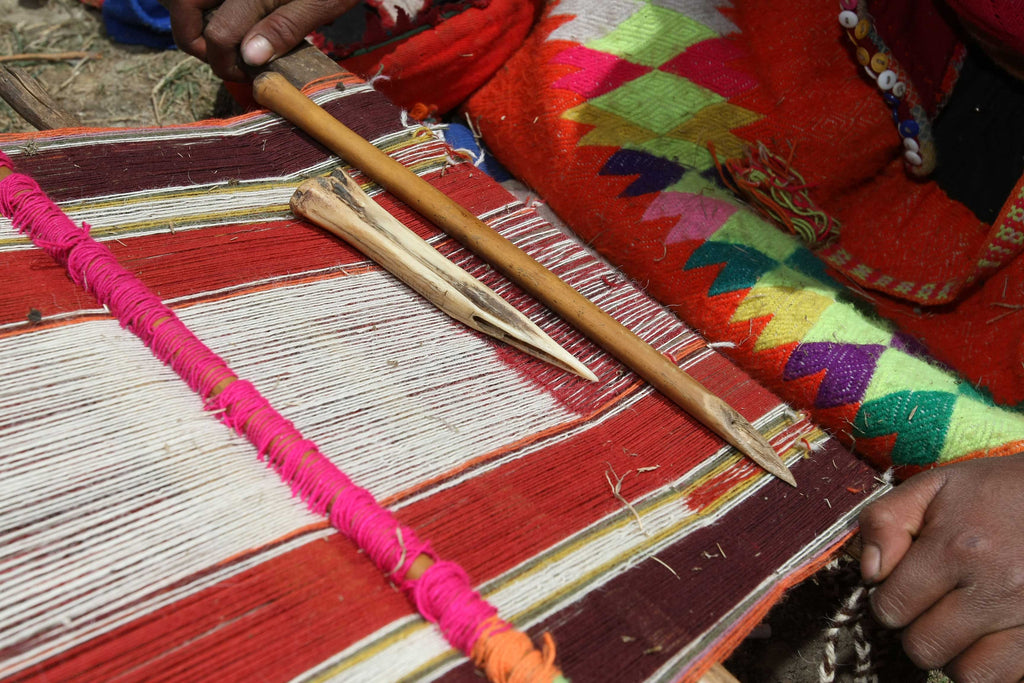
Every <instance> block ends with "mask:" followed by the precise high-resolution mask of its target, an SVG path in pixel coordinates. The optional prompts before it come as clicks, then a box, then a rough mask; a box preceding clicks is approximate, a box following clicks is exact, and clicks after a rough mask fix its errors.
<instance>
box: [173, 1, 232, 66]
mask: <svg viewBox="0 0 1024 683" xmlns="http://www.w3.org/2000/svg"><path fill="white" fill-rule="evenodd" d="M218 2H219V0H197V1H195V2H191V3H189V4H185V3H181V2H174V3H168V5H167V13H168V14H169V15H170V18H171V36H172V37H173V38H174V44H175V45H177V46H178V49H179V50H181V51H182V52H185V53H187V54H190V55H192V56H193V57H198V58H199V59H202V60H204V61H205V60H206V39H205V38H204V37H203V25H204V20H203V14H204V11H205V10H208V9H211V8H213V7H216V6H217V4H218Z"/></svg>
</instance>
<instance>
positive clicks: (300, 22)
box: [242, 0, 358, 66]
mask: <svg viewBox="0 0 1024 683" xmlns="http://www.w3.org/2000/svg"><path fill="white" fill-rule="evenodd" d="M357 1H358V0H328V1H327V2H324V1H323V0H293V1H292V2H287V1H286V2H285V3H284V4H282V5H281V6H279V7H278V8H277V9H275V10H274V11H273V12H271V13H270V14H268V15H267V16H265V17H263V19H261V20H260V21H259V22H258V23H257V24H255V25H254V26H253V27H252V28H251V29H249V31H248V32H247V33H246V34H245V37H244V38H243V39H242V59H243V60H244V61H245V63H246V64H248V65H249V66H263V65H264V64H266V63H267V62H269V61H270V60H271V59H273V58H275V57H280V56H281V55H283V54H285V53H287V52H288V51H289V50H291V49H292V48H293V47H295V46H296V45H298V44H299V43H301V42H302V40H303V38H305V37H306V36H307V35H308V34H309V33H310V32H311V31H313V30H314V29H315V28H317V27H319V26H323V25H324V24H328V23H330V22H332V21H334V20H335V19H337V18H338V17H339V16H341V15H342V14H344V13H345V12H347V11H348V10H349V9H351V8H352V7H353V6H354V5H355V4H356V2H357Z"/></svg>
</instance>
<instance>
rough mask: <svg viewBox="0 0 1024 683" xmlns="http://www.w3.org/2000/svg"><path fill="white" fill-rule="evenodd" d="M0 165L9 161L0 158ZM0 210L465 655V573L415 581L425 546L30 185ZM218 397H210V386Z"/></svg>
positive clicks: (484, 614) (25, 182)
mask: <svg viewBox="0 0 1024 683" xmlns="http://www.w3.org/2000/svg"><path fill="white" fill-rule="evenodd" d="M0 167H6V168H10V167H11V164H10V159H9V158H8V157H7V156H6V155H4V154H3V152H0ZM0 212H2V213H3V214H4V215H5V216H7V217H8V218H9V219H10V220H11V221H12V223H13V224H14V227H15V229H17V230H18V231H19V232H21V233H25V234H27V235H28V236H29V237H30V238H31V239H32V241H33V242H34V243H35V244H36V245H37V246H38V247H40V248H41V249H43V250H44V251H46V252H47V253H48V254H50V256H51V257H53V259H54V260H55V261H57V262H58V263H59V264H61V265H62V266H64V267H65V268H66V269H67V271H68V273H69V275H70V276H71V279H72V280H73V281H74V282H75V283H76V284H78V285H80V286H81V287H83V288H85V289H86V290H88V291H89V292H91V293H92V294H93V295H94V296H95V297H96V299H97V300H98V301H99V302H100V303H101V304H103V305H105V306H107V308H108V309H109V310H110V312H111V314H112V315H113V316H114V317H116V318H117V320H118V321H119V322H120V323H121V326H122V327H124V328H125V329H128V330H130V331H131V332H133V333H134V334H135V335H137V336H138V337H139V338H140V339H142V341H143V342H144V343H145V344H146V345H147V346H148V347H149V348H150V350H152V352H153V354H154V355H155V356H156V357H157V358H159V359H160V360H161V361H163V362H164V363H165V364H168V365H170V366H171V368H172V369H173V370H174V371H175V372H176V373H177V374H178V375H179V376H180V377H181V378H182V379H184V380H185V381H186V382H187V383H188V385H189V387H191V388H192V390H193V391H195V392H196V393H198V394H199V395H200V397H202V399H203V400H204V402H205V404H206V408H207V409H208V410H212V411H215V412H216V414H217V415H218V417H219V418H220V420H221V421H223V422H224V423H225V424H226V425H228V426H229V427H231V428H232V429H234V430H235V431H236V432H238V433H239V434H241V435H242V436H244V437H246V438H247V439H248V440H249V441H250V442H251V443H252V444H253V445H254V446H255V447H256V449H257V452H258V454H259V458H260V460H266V461H267V463H268V464H269V465H270V466H271V467H273V468H274V469H275V470H276V471H277V473H278V474H279V476H280V477H281V478H282V479H283V480H284V481H285V482H287V483H288V485H289V486H291V489H292V494H293V495H296V496H299V497H301V498H302V500H304V501H305V502H306V504H307V505H308V506H309V508H310V509H311V510H313V511H314V512H316V513H318V514H324V515H326V516H327V518H328V520H329V521H330V523H331V525H332V526H333V527H334V528H336V529H337V530H338V531H340V532H341V533H343V534H345V536H347V537H348V538H349V539H351V540H352V541H353V542H354V543H355V544H356V545H357V546H358V547H359V548H361V549H363V551H364V552H365V553H366V554H367V555H368V556H369V557H370V559H371V560H372V561H373V562H374V564H375V565H376V566H377V567H378V569H380V570H381V571H382V572H384V573H386V574H387V575H389V576H390V577H392V578H393V579H394V580H395V581H396V582H397V583H398V585H399V586H401V588H402V589H403V590H404V591H405V592H406V594H407V595H408V596H409V599H410V600H411V601H412V602H413V604H415V605H416V608H417V609H418V610H419V612H420V614H422V615H423V616H424V618H426V619H427V620H429V621H431V622H433V623H436V624H438V625H439V626H440V628H441V630H442V632H443V633H444V635H445V637H446V638H447V639H448V642H449V643H451V644H452V645H453V646H454V647H456V648H458V649H459V650H461V651H462V652H463V653H465V654H466V655H469V654H470V653H471V652H472V649H473V644H474V643H475V642H476V640H477V638H478V637H479V636H480V635H481V633H482V631H483V628H484V625H485V622H486V621H487V620H488V619H490V618H491V617H493V616H495V615H496V614H497V610H496V609H495V608H494V607H493V606H491V605H490V604H488V603H487V602H486V601H484V600H483V598H481V597H480V595H479V594H478V593H477V592H476V591H474V590H473V587H472V584H471V583H470V581H469V577H468V576H467V575H466V572H465V571H464V570H463V569H462V568H461V567H459V566H458V565H455V564H452V563H450V562H436V563H435V564H434V565H432V566H431V567H430V568H429V569H428V570H427V571H426V572H425V573H424V574H423V576H421V577H420V578H418V579H417V580H415V581H407V580H406V578H405V577H406V574H407V573H408V571H409V569H410V568H411V567H412V564H413V562H414V561H415V560H416V558H417V557H419V556H420V555H427V556H428V557H430V558H432V559H436V555H435V554H434V553H433V551H432V550H431V549H430V545H429V544H428V543H427V542H425V541H422V540H420V539H419V538H417V536H416V534H415V532H414V531H413V530H412V529H411V528H409V527H407V526H404V525H402V524H400V523H399V522H398V520H397V519H396V518H395V517H394V515H392V514H391V513H390V512H389V511H388V510H385V509H384V508H382V507H381V506H380V505H379V504H378V503H377V501H376V500H375V499H374V498H373V495H372V494H371V493H370V492H369V491H367V490H366V489H363V488H361V487H359V486H357V485H356V484H354V483H353V482H352V480H350V479H349V478H348V476H346V475H345V473H344V472H342V471H341V470H339V469H338V468H337V467H336V466H335V465H334V464H333V463H331V462H330V461H329V460H328V459H327V458H326V457H324V455H323V454H322V453H321V452H320V451H319V449H318V448H317V447H316V445H315V444H314V443H312V442H311V441H308V440H306V439H304V438H303V437H302V434H301V433H300V432H299V430H298V429H296V427H295V426H294V425H293V424H292V423H291V422H290V421H288V420H287V419H285V418H284V417H283V416H282V415H281V414H280V413H278V412H277V411H276V410H275V409H274V408H273V407H272V406H271V405H270V403H269V402H268V401H267V399H266V398H264V397H263V396H262V395H261V394H260V393H259V392H258V391H257V390H256V388H255V387H254V386H253V385H252V384H251V383H249V382H247V381H245V380H240V379H238V377H237V376H236V375H235V374H234V373H233V372H232V371H231V369H230V368H229V367H228V366H227V363H225V362H224V361H223V360H222V359H221V358H220V357H219V356H217V355H216V354H215V353H214V352H213V351H212V350H210V349H209V348H208V347H207V346H206V345H205V344H204V343H203V342H201V341H200V340H199V339H198V338H197V337H196V336H195V335H194V334H192V332H191V331H190V330H189V329H188V328H187V327H186V326H185V325H184V323H182V322H181V321H180V320H179V319H178V317H177V316H176V315H175V314H174V311H172V310H171V309H170V308H168V307H167V306H165V305H164V304H163V302H162V301H161V300H160V298H159V297H157V296H156V295H155V294H153V293H152V292H151V291H150V290H149V289H148V288H147V287H146V286H145V285H144V284H142V283H141V282H140V281H139V280H138V279H137V278H136V277H135V275H133V274H132V273H131V272H129V271H128V270H126V269H125V268H124V267H122V266H121V265H120V264H119V263H118V262H117V259H115V258H114V255H113V254H112V253H111V252H110V250H109V249H108V248H107V247H106V246H105V245H103V244H100V243H99V242H97V241H95V240H94V239H92V237H90V236H89V226H87V225H85V224H83V226H82V228H81V229H79V228H78V227H77V226H75V224H74V223H73V222H72V221H71V219H70V218H68V217H67V215H65V214H64V212H63V211H61V210H60V208H59V207H57V206H56V205H55V204H54V203H53V202H52V201H51V200H50V199H49V198H48V197H47V196H46V195H45V194H44V193H43V192H42V190H41V189H40V188H39V186H38V185H37V184H36V182H35V181H34V180H32V179H31V178H29V177H28V176H25V175H23V174H19V173H12V174H11V175H9V176H7V177H6V178H4V179H3V180H2V181H0ZM225 383H228V384H227V386H226V388H223V390H222V391H220V393H218V394H217V395H215V396H214V395H213V393H214V391H215V389H216V388H217V387H218V386H223V385H224V384H225Z"/></svg>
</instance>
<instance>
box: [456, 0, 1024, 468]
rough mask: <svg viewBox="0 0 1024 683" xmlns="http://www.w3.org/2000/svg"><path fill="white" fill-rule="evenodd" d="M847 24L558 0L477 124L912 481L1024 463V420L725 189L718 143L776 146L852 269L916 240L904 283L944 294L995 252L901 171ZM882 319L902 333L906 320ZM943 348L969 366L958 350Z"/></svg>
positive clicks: (747, 9) (747, 360)
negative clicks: (946, 365) (944, 287)
mask: <svg viewBox="0 0 1024 683" xmlns="http://www.w3.org/2000/svg"><path fill="white" fill-rule="evenodd" d="M839 11H840V8H839V6H838V5H835V6H833V5H832V3H821V2H817V1H816V0H815V1H813V2H812V1H810V0H807V1H800V2H795V3H775V2H770V1H768V0H742V1H741V2H736V3H735V6H734V7H729V6H728V4H727V3H726V2H724V1H723V0H703V1H694V0H687V1H685V2H678V1H672V0H650V1H642V0H608V1H604V2H600V3H584V2H576V1H573V0H563V1H562V2H560V3H557V4H555V5H553V6H551V7H550V8H549V10H548V12H547V15H546V16H545V17H544V18H543V19H542V21H541V22H540V23H539V24H538V26H537V27H536V28H535V30H534V32H533V33H532V35H531V36H530V38H529V39H528V41H527V43H526V44H525V45H524V46H523V48H522V49H521V50H520V51H519V52H518V53H517V54H516V55H515V56H514V57H513V58H512V60H510V62H509V64H508V65H507V67H506V68H505V69H503V70H502V71H501V72H500V73H499V74H498V75H497V76H496V77H495V78H494V79H493V80H492V81H491V82H490V83H489V84H488V85H487V86H486V87H485V88H484V89H482V90H481V91H480V92H479V93H478V94H477V95H475V96H474V97H473V98H472V99H471V101H470V103H469V111H470V113H471V115H472V117H473V119H474V120H475V121H476V122H477V123H478V124H479V126H480V128H481V130H482V132H483V135H484V138H485V140H486V141H487V142H488V143H489V145H490V147H491V148H492V149H493V150H494V152H495V154H496V156H498V158H499V159H501V160H502V161H503V162H504V163H505V164H506V165H507V166H508V167H509V169H510V170H511V171H512V172H513V173H514V174H516V175H517V176H519V177H521V178H523V179H524V180H525V181H526V182H527V183H528V184H529V185H530V186H532V187H533V188H535V189H536V190H537V191H538V193H539V194H540V195H541V196H543V197H544V198H545V200H546V201H547V202H548V203H549V204H550V205H551V207H552V208H553V209H554V210H555V211H556V212H557V213H558V214H559V215H560V216H562V217H563V218H564V219H565V220H566V221H567V222H568V224H569V225H570V226H571V227H572V228H573V229H574V230H575V231H576V232H577V233H578V234H580V235H581V236H582V237H583V238H584V239H586V240H587V241H588V242H590V243H591V244H592V245H593V246H594V247H596V248H597V249H598V250H599V251H600V252H601V253H602V254H604V255H605V256H606V257H608V258H609V259H611V260H612V261H613V262H614V263H615V264H617V265H618V266H619V267H620V268H622V269H623V270H624V271H625V272H627V273H628V274H630V275H631V276H632V277H633V278H635V279H636V280H637V281H638V282H640V283H641V285H643V286H646V287H647V288H648V291H650V292H651V293H652V294H654V295H655V296H656V297H657V298H659V299H660V300H661V301H662V302H664V303H665V304H667V305H669V306H671V307H673V309H674V310H676V311H678V312H679V313H680V315H682V317H683V318H684V319H686V320H688V321H689V322H690V323H691V324H693V325H695V326H697V327H698V328H699V329H701V330H702V331H704V333H705V334H707V335H708V336H709V337H711V338H712V339H713V340H715V341H720V342H726V343H727V344H731V345H735V348H734V349H733V350H732V352H731V353H732V354H733V356H734V357H735V358H737V359H738V360H739V361H740V362H741V363H742V364H743V365H744V366H745V367H747V368H748V369H749V370H751V371H752V372H754V373H755V374H756V375H757V376H758V377H759V378H761V379H762V380H764V381H765V382H766V383H768V384H769V385H770V386H772V387H773V388H774V389H775V390H776V391H778V392H779V393H780V394H781V395H782V396H784V397H785V398H787V399H788V400H790V401H792V402H794V403H796V404H797V405H800V406H805V407H807V408H809V409H811V410H812V412H813V415H814V417H815V419H817V420H818V421H819V422H820V423H821V424H824V425H826V426H828V427H829V428H830V429H832V430H833V431H834V432H835V433H837V434H840V435H842V436H843V437H844V438H845V439H846V440H847V441H848V443H851V444H855V445H856V447H857V449H858V450H860V451H861V452H862V453H864V454H866V455H867V456H868V457H869V458H870V459H871V460H873V461H874V462H876V463H877V464H878V465H879V466H887V465H888V464H890V463H892V464H895V465H897V466H900V467H902V468H903V471H904V472H905V473H906V472H911V471H914V470H916V469H918V468H921V467H927V466H931V465H934V464H938V463H946V462H952V461H956V460H961V459H965V458H972V457H979V456H988V455H999V454H1003V453H1008V452H1013V451H1015V450H1018V449H1019V448H1021V446H1022V445H1024V442H1022V440H1024V419H1022V417H1021V416H1020V415H1018V414H1017V413H1015V412H1011V411H1007V410H1003V409H1000V408H997V407H995V406H994V405H993V403H992V401H991V400H990V399H989V398H988V397H987V396H986V395H985V394H984V392H981V391H978V390H977V389H976V388H975V387H974V386H973V385H972V383H970V382H966V381H964V380H962V379H959V378H958V377H956V376H955V375H954V374H952V373H950V372H948V371H947V370H945V369H943V368H942V367H939V366H938V365H936V364H935V362H934V361H931V360H929V358H928V357H926V356H924V355H923V354H922V348H921V346H920V345H919V344H917V343H915V342H914V341H912V337H911V336H909V335H905V334H900V333H898V332H897V331H895V330H894V329H893V327H892V326H891V325H890V324H888V323H884V322H881V321H879V320H878V319H877V318H876V317H875V316H874V315H873V313H872V311H870V310H869V309H870V306H869V305H868V304H867V303H865V302H864V301H861V300H858V299H855V298H853V297H852V296H851V294H850V293H849V291H848V290H846V289H845V288H844V287H842V286H840V285H838V284H837V283H836V282H834V281H833V280H832V279H831V278H830V276H829V275H828V274H827V272H826V266H825V264H824V263H823V262H822V261H821V260H820V259H818V258H816V257H815V256H814V255H813V254H812V253H811V252H810V251H808V250H807V249H806V248H804V247H803V246H801V244H800V242H799V241H798V240H797V238H795V237H792V236H789V235H785V234H782V233H780V232H779V231H778V230H777V229H776V228H775V227H773V226H772V225H771V224H770V223H768V222H766V221H765V220H763V219H762V218H760V217H759V216H758V215H757V214H755V213H754V212H752V211H751V210H749V209H748V208H745V207H743V206H742V205H740V204H739V203H737V202H736V201H735V199H734V198H733V197H732V196H731V195H730V194H729V193H728V192H726V191H724V190H723V189H722V188H721V187H720V186H719V184H718V178H719V173H718V170H717V168H716V164H715V160H714V158H713V157H712V155H711V153H710V151H709V148H713V149H714V150H715V151H716V152H717V154H718V155H720V156H721V158H722V159H723V160H728V159H742V158H743V157H744V155H746V154H748V153H749V150H750V149H751V148H752V147H753V148H754V149H757V145H756V142H758V141H761V142H763V143H764V144H765V145H766V147H765V149H769V148H771V149H774V150H776V151H777V152H778V151H780V150H781V151H784V154H776V155H773V156H774V158H778V157H781V158H782V159H783V160H784V167H788V168H793V169H797V170H798V171H799V173H800V174H802V177H803V182H802V183H801V185H800V186H799V187H793V186H792V185H790V186H789V187H788V189H790V190H794V191H795V192H797V193H801V192H803V193H805V196H806V197H807V198H808V200H809V201H808V202H806V203H805V204H804V206H805V208H807V209H808V212H809V213H811V214H816V215H822V216H830V217H832V218H833V219H834V220H838V221H839V223H840V224H841V226H842V227H841V231H840V235H841V238H840V240H841V241H840V242H839V245H838V247H837V249H846V250H847V252H848V253H849V254H850V259H854V258H860V257H861V255H862V254H864V253H869V254H884V253H885V244H884V243H885V240H886V239H887V238H892V239H896V238H897V237H898V236H900V235H906V234H908V232H910V231H911V230H912V229H913V230H916V231H917V232H910V234H911V235H912V236H913V237H914V239H913V243H912V244H913V246H914V249H912V250H910V253H907V250H905V249H904V250H903V251H902V252H901V253H902V255H903V257H904V259H905V260H906V263H905V264H902V265H903V266H904V267H905V270H907V273H908V277H909V276H910V275H911V274H912V273H913V272H917V273H918V274H920V273H930V274H929V275H928V277H929V278H930V279H929V280H928V281H941V280H944V279H949V278H954V277H957V274H958V273H962V272H963V269H964V267H965V266H964V264H967V263H969V262H970V258H969V257H970V255H972V254H974V253H976V252H977V247H978V245H980V244H981V243H983V242H984V240H985V237H986V233H987V230H986V229H985V228H984V226H982V225H981V223H980V221H978V220H977V219H975V218H974V217H973V216H972V215H971V214H970V212H969V211H968V210H967V209H966V208H964V207H962V206H960V205H958V204H956V203H955V202H952V201H951V200H949V199H947V198H945V197H944V195H943V193H942V191H941V190H940V189H939V188H937V187H935V186H934V184H928V183H924V184H922V183H921V182H920V181H918V180H914V179H911V177H910V176H909V175H908V174H907V173H906V171H905V169H904V165H905V163H906V162H905V161H904V157H903V155H902V153H901V150H899V149H898V147H899V144H898V138H897V137H896V132H895V129H894V126H893V121H892V115H891V113H890V111H889V109H888V107H887V106H886V105H885V103H884V102H883V101H882V99H881V98H880V97H879V96H878V93H877V88H878V86H877V84H875V83H871V82H869V81H868V79H866V78H864V77H862V76H861V75H860V74H859V73H858V72H859V71H861V68H860V67H859V66H857V65H856V63H855V62H854V61H852V58H851V54H850V50H849V47H848V46H849V41H846V40H845V39H844V38H843V30H844V29H843V27H842V26H840V25H839V24H838V22H837V21H836V18H837V15H838V14H839ZM769 151H770V150H769ZM807 160H810V162H813V163H810V162H809V163H807V164H806V165H805V164H804V163H803V162H804V161H807ZM814 207H824V208H818V209H816V210H815V208H814ZM950 217H952V218H953V219H954V220H949V219H950ZM918 223H920V224H921V225H920V226H919V225H918ZM883 226H884V229H885V230H884V232H885V234H881V232H882V230H883ZM964 226H967V227H969V228H970V231H971V239H970V240H965V239H962V240H961V242H962V243H961V244H960V248H959V251H958V252H957V254H959V255H958V256H957V257H956V258H950V257H949V254H948V251H949V250H948V248H946V247H945V246H943V245H942V244H941V243H940V242H939V238H940V237H943V236H947V237H950V236H955V235H956V234H958V233H957V230H960V229H962V228H963V227H964ZM928 230H931V231H932V232H937V233H942V234H934V235H930V236H928V238H927V239H924V235H925V234H927V231H928ZM945 233H948V235H945ZM950 238H952V237H950ZM835 253H839V252H835ZM954 256H955V254H954ZM933 262H935V263H936V264H937V267H938V269H939V270H941V271H942V272H941V273H939V274H938V275H936V273H934V272H932V271H934V270H935V269H936V266H935V265H932V263H933ZM900 263H902V262H900ZM898 265H899V264H898ZM1015 266H1016V262H1015V263H1014V267H1015ZM929 269H930V270H929ZM943 269H944V270H943ZM916 279H917V280H921V278H920V277H918V278H916ZM989 282H990V283H992V282H993V281H992V280H990V281H989ZM899 287H900V281H896V282H895V285H894V286H893V289H899ZM883 310H884V311H886V312H887V313H889V314H890V315H892V316H893V317H897V318H899V320H900V322H901V324H902V322H903V320H902V317H900V315H899V312H901V311H911V310H912V309H911V306H910V305H906V304H899V303H893V304H888V305H887V306H886V307H884V308H883ZM986 312H987V313H989V314H991V309H989V310H988V311H986ZM920 317H921V318H924V316H920ZM955 319H956V312H955V311H953V312H950V313H949V317H947V318H946V319H945V320H944V321H942V323H938V322H935V321H933V320H928V321H927V322H928V324H930V325H939V324H942V325H944V326H947V327H951V326H952V323H951V320H955ZM907 327H908V329H910V330H911V331H912V332H914V333H915V334H919V335H920V333H921V332H922V331H923V330H922V329H921V328H915V327H914V326H912V325H908V326H907ZM920 336H924V335H920ZM1012 338H1013V339H1014V340H1016V339H1019V338H1020V335H1019V334H1018V335H1015V336H1013V337H1012ZM927 341H928V345H929V346H931V345H932V344H931V342H932V340H931V339H930V338H929V339H928V340H927ZM962 341H964V342H966V341H967V340H966V339H964V340H962ZM1006 346H1008V345H1006V344H1005V343H1004V349H1003V350H1004V351H1005V347H1006ZM942 350H944V351H946V353H943V354H942V358H943V360H944V361H946V362H950V363H951V364H955V365H958V366H960V367H968V368H970V367H971V362H972V361H971V359H970V357H969V356H968V355H967V354H965V353H957V352H958V351H961V350H962V349H959V348H957V347H956V344H955V343H954V342H950V343H949V344H947V345H945V346H943V347H942ZM1012 354H1013V351H1011V352H1010V354H1008V355H1012ZM1009 364H1010V363H1009V361H1007V365H1006V367H1007V368H1008V367H1009ZM986 367H988V365H987V364H986Z"/></svg>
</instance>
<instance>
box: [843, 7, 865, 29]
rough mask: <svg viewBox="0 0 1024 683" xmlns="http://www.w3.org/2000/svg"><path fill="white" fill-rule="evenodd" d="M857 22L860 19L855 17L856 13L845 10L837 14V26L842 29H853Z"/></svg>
mask: <svg viewBox="0 0 1024 683" xmlns="http://www.w3.org/2000/svg"><path fill="white" fill-rule="evenodd" d="M859 21H860V18H859V17H858V16H857V13H856V12H851V11H850V10H845V11H843V12H840V13H839V24H840V26H842V27H843V28H853V27H854V26H856V25H857V22H859Z"/></svg>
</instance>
